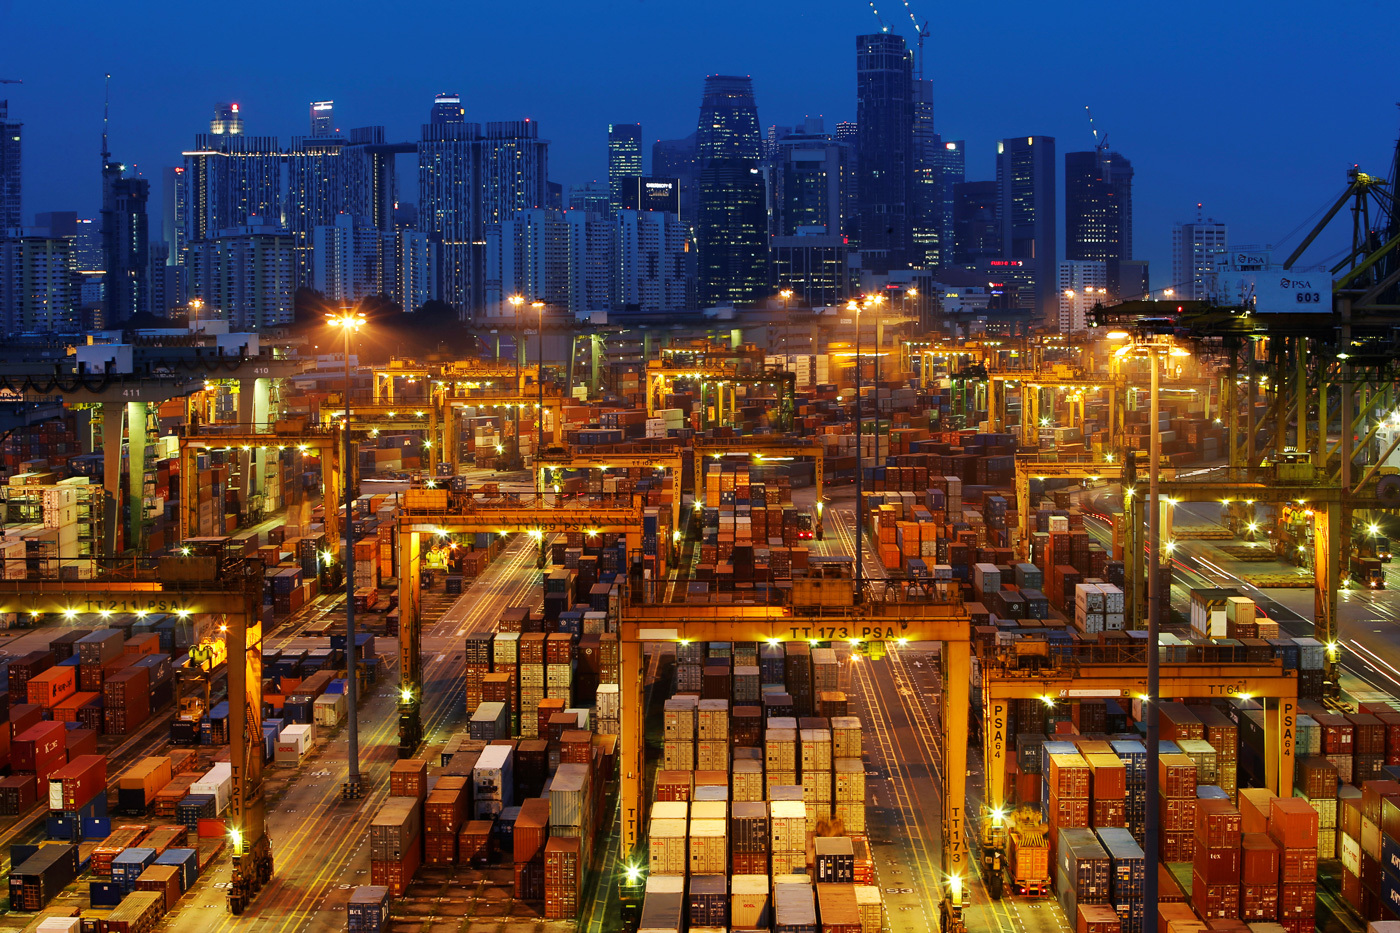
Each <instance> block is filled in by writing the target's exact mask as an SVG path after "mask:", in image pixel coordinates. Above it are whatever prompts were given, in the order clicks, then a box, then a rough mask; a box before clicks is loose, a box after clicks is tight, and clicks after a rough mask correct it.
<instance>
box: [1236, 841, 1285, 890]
mask: <svg viewBox="0 0 1400 933" xmlns="http://www.w3.org/2000/svg"><path fill="white" fill-rule="evenodd" d="M1240 872H1241V874H1240V877H1241V878H1242V879H1243V882H1244V883H1245V884H1247V885H1267V884H1277V883H1278V872H1279V848H1278V845H1277V844H1275V842H1274V841H1273V840H1272V839H1270V838H1269V837H1268V836H1266V835H1264V834H1263V833H1245V834H1244V835H1243V836H1242V837H1241V838H1240Z"/></svg>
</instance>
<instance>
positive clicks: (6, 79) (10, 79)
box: [0, 78, 24, 84]
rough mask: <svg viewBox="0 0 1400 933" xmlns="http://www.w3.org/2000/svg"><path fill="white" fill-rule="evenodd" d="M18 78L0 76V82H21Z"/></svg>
mask: <svg viewBox="0 0 1400 933" xmlns="http://www.w3.org/2000/svg"><path fill="white" fill-rule="evenodd" d="M23 83H24V82H23V81H22V80H20V79H19V78H0V84H23Z"/></svg>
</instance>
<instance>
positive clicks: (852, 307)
mask: <svg viewBox="0 0 1400 933" xmlns="http://www.w3.org/2000/svg"><path fill="white" fill-rule="evenodd" d="M846 310H847V311H850V312H851V314H853V315H854V316H855V325H856V589H855V601H856V603H857V604H859V603H860V602H861V576H862V575H861V569H860V559H861V555H862V552H863V551H864V541H865V519H864V516H862V515H861V509H862V508H863V506H862V503H861V487H862V485H863V484H862V482H861V473H862V472H863V470H862V467H863V465H864V462H865V461H864V458H863V457H862V454H863V453H864V448H863V447H862V446H861V445H862V444H863V443H864V439H863V438H862V437H861V433H860V429H861V406H860V304H859V303H858V302H856V301H855V300H851V301H848V302H846Z"/></svg>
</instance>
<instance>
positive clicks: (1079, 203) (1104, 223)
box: [1065, 149, 1133, 298]
mask: <svg viewBox="0 0 1400 933" xmlns="http://www.w3.org/2000/svg"><path fill="white" fill-rule="evenodd" d="M1065 258H1066V259H1073V260H1087V261H1095V262H1102V263H1105V264H1106V265H1107V267H1108V290H1109V292H1110V293H1111V294H1112V295H1113V296H1114V297H1116V298H1117V297H1122V295H1123V294H1124V290H1123V282H1122V281H1121V275H1120V266H1121V264H1122V263H1123V262H1124V261H1125V260H1128V259H1132V258H1133V165H1132V163H1131V162H1129V161H1128V160H1127V159H1125V158H1124V157H1123V156H1122V155H1120V154H1119V153H1117V152H1109V151H1107V150H1103V149H1095V150H1094V151H1092V152H1066V153H1065Z"/></svg>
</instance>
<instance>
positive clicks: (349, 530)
mask: <svg viewBox="0 0 1400 933" xmlns="http://www.w3.org/2000/svg"><path fill="white" fill-rule="evenodd" d="M328 320H329V321H330V323H331V325H332V326H333V327H339V328H340V332H341V333H342V334H344V335H345V424H344V425H343V426H342V428H341V430H343V431H344V432H345V463H344V464H343V465H342V466H341V469H340V475H341V481H342V482H343V483H344V485H345V520H344V523H343V524H344V527H345V555H344V558H343V560H342V561H341V563H342V565H343V566H344V569H345V706H346V711H345V716H346V736H347V738H348V741H349V746H350V747H349V750H348V752H347V753H346V759H347V760H346V769H345V785H344V786H343V787H342V788H341V796H342V797H344V798H345V799H347V800H353V799H356V798H358V797H359V796H360V795H361V793H363V791H364V782H363V781H362V780H361V779H360V724H359V716H358V713H357V710H356V701H357V700H358V698H359V687H358V685H357V683H356V680H357V674H358V672H357V671H356V664H355V545H354V541H353V537H352V536H353V535H354V528H355V522H354V519H353V517H352V516H351V514H350V510H351V508H352V506H353V503H354V501H355V500H354V496H355V491H354V489H352V488H351V485H350V480H349V477H350V471H351V468H352V467H353V466H354V463H355V460H354V456H355V452H354V451H353V450H352V449H351V447H350V336H351V335H352V334H354V333H355V332H356V331H358V330H359V329H360V328H361V327H363V326H364V325H365V316H364V314H363V313H362V312H359V311H355V312H353V313H352V312H351V311H350V310H349V309H348V308H346V309H344V310H343V311H342V312H341V315H340V317H330V318H328Z"/></svg>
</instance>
